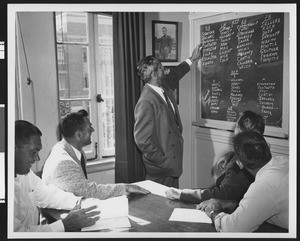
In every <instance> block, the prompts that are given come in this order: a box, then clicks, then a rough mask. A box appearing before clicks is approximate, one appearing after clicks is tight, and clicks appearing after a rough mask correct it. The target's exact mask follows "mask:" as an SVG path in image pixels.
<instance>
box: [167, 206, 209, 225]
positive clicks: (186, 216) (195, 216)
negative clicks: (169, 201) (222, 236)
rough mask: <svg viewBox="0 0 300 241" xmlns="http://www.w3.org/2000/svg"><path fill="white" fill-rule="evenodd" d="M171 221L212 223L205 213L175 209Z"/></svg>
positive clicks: (195, 210)
mask: <svg viewBox="0 0 300 241" xmlns="http://www.w3.org/2000/svg"><path fill="white" fill-rule="evenodd" d="M169 221H180V222H193V223H212V221H211V219H210V218H209V217H208V216H207V215H206V213H205V212H204V211H201V210H197V209H187V208H174V210H173V212H172V214H171V217H170V219H169Z"/></svg>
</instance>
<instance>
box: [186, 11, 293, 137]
mask: <svg viewBox="0 0 300 241" xmlns="http://www.w3.org/2000/svg"><path fill="white" fill-rule="evenodd" d="M260 14H266V13H264V12H255V13H253V12H252V13H245V12H243V13H238V12H236V13H233V12H230V13H223V14H219V13H216V14H215V15H213V16H208V17H197V15H193V16H192V17H190V23H191V24H190V28H191V48H192V46H196V45H197V44H199V43H201V38H200V34H201V33H200V32H201V31H200V27H201V26H202V25H206V24H212V23H217V22H222V21H227V20H233V19H238V18H244V17H245V18H246V17H250V16H255V15H260ZM283 42H284V45H283V80H282V81H283V85H282V88H283V92H282V125H281V127H275V126H268V125H267V126H266V129H265V135H268V136H274V137H281V138H287V137H288V134H289V132H288V127H289V81H290V73H289V51H290V48H289V13H284V33H283ZM192 71H193V74H192V79H193V80H192V89H193V90H194V93H193V98H194V99H195V100H196V101H195V103H194V108H195V110H196V111H195V114H193V117H192V118H193V120H194V121H193V123H192V124H193V125H194V126H200V127H207V128H217V129H222V130H229V131H233V129H234V127H235V122H230V121H222V120H213V119H205V118H202V117H201V111H202V110H201V97H202V96H201V90H200V86H201V81H202V80H201V74H200V73H201V62H199V63H198V66H197V67H196V68H194V69H193V70H192Z"/></svg>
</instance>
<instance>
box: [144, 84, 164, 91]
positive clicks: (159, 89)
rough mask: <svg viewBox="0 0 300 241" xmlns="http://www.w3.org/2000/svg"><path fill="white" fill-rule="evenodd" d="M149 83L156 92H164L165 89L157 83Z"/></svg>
mask: <svg viewBox="0 0 300 241" xmlns="http://www.w3.org/2000/svg"><path fill="white" fill-rule="evenodd" d="M147 85H149V86H150V87H151V88H152V89H154V90H155V91H156V92H160V93H162V92H163V89H162V88H161V87H159V86H156V85H152V84H149V83H147Z"/></svg>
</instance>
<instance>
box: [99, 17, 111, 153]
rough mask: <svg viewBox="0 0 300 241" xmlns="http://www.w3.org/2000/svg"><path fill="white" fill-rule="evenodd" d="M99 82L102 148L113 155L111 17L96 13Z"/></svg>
mask: <svg viewBox="0 0 300 241" xmlns="http://www.w3.org/2000/svg"><path fill="white" fill-rule="evenodd" d="M98 33H99V56H100V66H99V67H100V69H99V70H100V80H101V81H100V84H101V90H102V98H103V99H104V102H103V103H102V113H101V114H102V126H103V149H104V151H109V152H107V153H109V155H114V148H115V125H114V123H115V119H114V118H115V115H114V76H113V40H112V17H111V16H103V15H102V16H101V15H98Z"/></svg>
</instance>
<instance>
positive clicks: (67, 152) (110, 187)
mask: <svg viewBox="0 0 300 241" xmlns="http://www.w3.org/2000/svg"><path fill="white" fill-rule="evenodd" d="M42 179H43V181H45V182H46V183H47V184H49V183H52V184H54V185H56V186H57V187H59V188H61V189H63V190H65V191H68V192H72V193H74V194H75V195H76V196H83V197H85V198H89V197H95V198H99V199H106V198H110V197H116V196H120V195H124V194H126V190H125V186H124V184H97V183H96V182H92V181H89V180H87V179H86V178H85V176H84V173H83V170H82V167H81V162H80V160H79V159H78V158H77V156H76V154H75V152H74V150H73V148H72V146H71V145H70V144H69V143H68V142H67V141H66V140H65V139H62V140H61V141H60V142H58V143H56V144H55V145H54V147H53V148H52V150H51V153H50V155H49V157H48V158H47V160H46V162H45V165H44V168H43V174H42Z"/></svg>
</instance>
